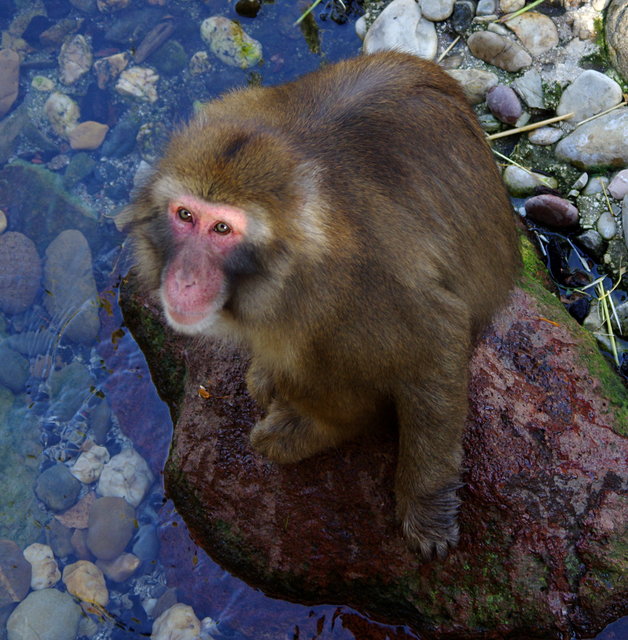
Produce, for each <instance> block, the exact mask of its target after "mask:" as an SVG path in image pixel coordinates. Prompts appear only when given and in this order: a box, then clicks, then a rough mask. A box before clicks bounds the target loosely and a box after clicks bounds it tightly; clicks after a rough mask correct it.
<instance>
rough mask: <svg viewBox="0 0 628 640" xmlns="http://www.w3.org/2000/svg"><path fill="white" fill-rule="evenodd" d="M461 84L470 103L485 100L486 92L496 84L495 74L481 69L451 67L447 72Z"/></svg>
mask: <svg viewBox="0 0 628 640" xmlns="http://www.w3.org/2000/svg"><path fill="white" fill-rule="evenodd" d="M447 73H448V74H449V75H450V76H451V77H452V78H454V79H455V80H457V81H458V82H459V83H460V84H461V85H462V90H463V91H464V94H465V96H466V98H467V100H468V101H469V102H470V103H471V104H479V103H480V102H484V100H486V94H487V92H488V91H489V89H491V87H494V86H495V85H496V84H497V76H496V75H495V74H494V73H492V72H490V71H483V70H481V69H451V70H450V71H448V72H447Z"/></svg>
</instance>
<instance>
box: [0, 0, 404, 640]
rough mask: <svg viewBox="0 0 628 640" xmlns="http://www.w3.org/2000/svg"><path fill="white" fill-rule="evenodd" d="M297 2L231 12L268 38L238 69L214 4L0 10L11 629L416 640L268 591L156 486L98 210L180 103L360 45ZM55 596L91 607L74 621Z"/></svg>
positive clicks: (157, 456) (158, 140)
mask: <svg viewBox="0 0 628 640" xmlns="http://www.w3.org/2000/svg"><path fill="white" fill-rule="evenodd" d="M293 4H296V3H276V4H265V5H264V7H263V11H262V12H261V13H260V15H259V16H258V17H257V18H256V19H255V20H250V19H245V18H240V19H239V20H240V23H241V24H242V26H243V27H244V29H245V32H246V33H248V34H250V35H251V36H252V37H254V38H255V40H256V41H258V42H260V43H262V46H263V47H264V59H265V62H264V64H261V65H256V66H253V67H251V68H249V69H247V70H245V69H240V68H237V67H234V66H229V61H227V62H225V61H224V60H221V59H218V58H217V57H216V56H215V55H212V54H211V51H212V45H211V44H208V42H207V40H206V41H205V42H204V41H203V40H202V37H201V31H200V29H199V26H200V25H201V24H202V23H203V21H204V20H205V19H206V18H208V17H210V16H213V15H217V14H220V15H222V16H225V15H226V16H227V17H229V18H231V19H233V18H236V17H237V16H236V14H235V12H234V8H233V6H231V5H229V6H227V3H225V2H218V1H214V2H201V1H200V0H198V1H197V0H192V1H186V0H161V1H160V2H148V3H135V4H133V3H128V2H114V0H98V1H97V2H95V1H93V0H47V1H46V2H45V3H42V2H39V1H38V0H32V1H30V2H29V1H26V0H25V1H18V0H15V1H14V0H7V1H6V2H4V1H3V2H2V8H0V29H2V32H3V47H5V50H3V56H4V57H3V58H2V65H3V69H2V73H1V74H0V83H1V84H2V87H0V88H1V89H2V91H0V94H1V95H0V210H1V212H0V234H1V235H0V336H1V339H0V454H1V459H2V464H1V474H0V492H1V493H2V499H1V513H2V517H1V519H0V538H2V539H5V542H3V543H2V544H3V546H2V548H0V564H1V563H3V562H7V561H9V560H10V561H11V562H13V566H14V568H15V571H14V572H13V573H12V574H10V578H9V580H10V585H9V587H6V586H2V587H1V588H0V604H1V605H4V604H6V603H11V602H17V601H21V603H20V605H19V607H16V606H15V604H12V605H10V606H8V607H4V608H3V609H1V610H0V611H1V612H3V613H0V623H1V624H2V627H3V628H4V627H5V625H6V624H7V618H8V617H9V614H11V619H10V621H9V628H10V629H12V632H11V633H16V631H15V630H16V629H18V628H20V625H21V624H28V625H29V626H30V627H32V628H33V629H40V630H42V631H43V630H44V629H45V630H46V632H50V633H53V632H54V631H55V629H57V627H58V628H59V629H63V630H64V631H63V633H65V634H66V635H64V636H63V637H68V638H71V637H79V636H86V637H90V638H129V637H142V636H148V635H150V633H151V630H153V622H154V620H155V619H156V618H157V616H159V615H160V614H161V613H162V612H165V611H166V610H168V608H169V607H170V606H171V605H173V604H175V603H176V602H180V603H183V604H186V605H187V604H191V605H193V607H194V611H193V614H192V612H191V610H187V609H181V608H180V609H179V612H180V613H181V612H183V613H184V614H185V615H191V616H192V617H191V618H190V619H191V620H192V622H193V624H197V623H198V622H199V620H202V637H206V638H209V637H211V635H214V636H216V637H223V636H224V637H230V638H260V637H267V638H280V637H281V638H333V639H335V640H336V639H337V640H340V639H345V638H346V639H350V638H358V637H359V638H374V639H377V638H382V640H383V639H384V638H408V637H415V636H414V635H413V634H412V633H411V632H410V631H409V630H404V629H401V628H398V629H396V628H394V627H387V626H384V625H378V624H375V623H371V622H370V621H368V620H367V619H366V618H364V617H362V616H360V615H358V614H357V613H355V612H353V611H352V610H351V609H349V608H346V607H335V606H317V607H306V606H302V605H297V604H290V603H286V602H281V601H277V600H273V599H270V598H267V597H266V596H264V595H263V594H262V593H260V592H258V591H255V590H253V589H251V588H249V587H247V586H246V585H245V584H244V583H242V582H241V581H239V580H237V579H236V578H234V577H232V576H231V575H229V574H228V573H226V572H225V571H224V570H222V569H221V568H220V567H218V566H217V565H216V564H215V563H213V562H212V561H211V560H210V559H209V558H208V557H207V556H206V555H205V554H204V552H203V551H202V550H200V549H199V548H197V547H196V546H195V545H194V544H193V542H191V540H190V539H189V536H188V535H187V531H186V528H185V525H184V524H183V522H182V521H181V520H180V518H179V517H178V516H177V514H176V513H175V512H174V510H173V508H172V506H171V504H170V503H167V502H166V501H165V497H164V494H163V486H162V482H161V470H162V468H163V465H164V461H165V458H166V456H167V451H168V445H169V442H170V437H171V430H172V424H171V420H170V416H169V413H168V410H167V408H166V406H165V405H164V404H163V403H162V402H161V400H160V399H159V398H158V397H157V394H156V392H155V389H154V387H153V384H152V382H151V380H150V375H149V372H148V369H147V366H146V362H145V360H144V357H143V355H142V353H141V352H140V351H139V349H138V347H137V345H136V344H135V342H134V341H133V339H132V338H131V336H130V334H129V333H128V331H127V330H126V328H125V327H124V322H123V319H122V317H121V313H120V310H119V308H118V305H117V290H118V286H119V283H120V280H121V277H122V276H123V275H124V273H125V272H126V270H127V265H126V264H125V259H124V254H123V253H122V252H121V245H122V243H123V240H124V239H123V237H122V236H121V235H120V234H119V233H118V231H117V230H116V228H115V224H114V222H113V217H114V216H115V213H116V211H117V210H118V209H119V208H120V207H121V206H123V205H124V204H125V203H126V202H127V201H128V197H129V193H130V190H131V189H132V187H133V181H134V176H135V175H136V174H138V175H141V173H142V171H146V170H147V168H148V167H149V165H150V164H151V163H152V162H154V160H155V158H156V157H157V156H158V154H159V150H160V148H161V146H162V145H163V143H164V140H165V139H166V138H167V133H168V131H169V130H170V129H172V127H173V126H176V123H177V122H178V121H180V120H182V119H185V118H186V117H187V116H188V115H189V114H190V112H191V110H192V109H193V105H194V102H195V101H198V100H207V99H209V98H212V97H214V96H216V95H217V94H218V93H220V92H221V91H223V90H225V89H228V88H230V87H232V86H237V85H242V84H245V83H250V82H260V81H263V82H269V83H273V84H276V83H279V82H282V81H285V80H288V79H291V78H293V77H294V76H295V75H297V74H300V73H302V72H305V71H309V70H312V69H314V68H316V67H318V66H319V65H320V63H321V60H322V59H326V60H330V61H332V60H336V59H339V58H340V57H346V56H348V55H352V54H354V53H355V52H356V51H357V47H358V41H357V39H356V38H355V36H354V34H353V30H352V28H351V26H350V25H345V26H340V25H339V24H336V23H334V22H330V21H328V22H323V23H320V24H322V25H323V28H322V29H320V30H317V29H314V30H313V29H312V26H313V24H314V23H312V22H310V23H309V25H308V29H307V32H304V33H306V34H307V39H306V38H304V36H303V35H302V32H301V31H300V30H299V28H296V27H294V26H293V23H294V20H295V19H296V18H297V17H298V14H299V12H300V9H299V8H298V7H296V6H293ZM319 11H320V9H319ZM221 24H223V23H221V22H220V21H218V22H216V21H214V22H213V23H211V24H208V25H206V27H205V30H207V29H209V28H210V27H211V28H212V29H220V27H221ZM216 25H218V26H216ZM215 48H216V47H214V49H215ZM312 51H320V52H321V53H320V55H316V54H314V53H312ZM5 52H6V53H5ZM15 52H17V53H18V54H19V55H15ZM240 53H241V52H240ZM233 55H236V56H237V55H239V52H238V51H237V50H236V51H235V52H233ZM134 56H135V57H134ZM249 56H250V52H249ZM140 65H141V66H140ZM138 66H140V69H139V70H138ZM242 66H244V65H242ZM121 78H123V81H121ZM5 229H6V230H5ZM2 232H4V233H2ZM24 549H27V552H26V555H27V556H28V558H29V561H30V562H31V563H32V565H33V567H34V571H33V573H32V579H33V583H32V584H33V586H32V588H31V586H30V584H29V583H30V579H29V574H30V572H31V568H30V565H29V564H28V563H26V562H25V560H24V558H23V556H22V551H23V550H24ZM5 590H6V592H7V593H9V594H11V595H9V596H5ZM67 592H71V593H73V594H74V595H75V596H77V597H78V598H80V599H82V600H83V601H87V602H91V603H92V605H90V606H84V613H86V614H87V616H85V615H83V614H81V611H80V609H78V607H77V604H76V602H75V600H74V599H73V598H71V597H70V596H69V595H68V594H67ZM51 606H52V607H54V610H55V612H56V613H55V616H54V619H52V620H51V619H49V617H47V616H46V613H45V612H46V611H47V610H48V608H49V607H51ZM12 612H13V613H12ZM20 637H21V636H20ZM55 637H56V636H55ZM59 637H61V636H59Z"/></svg>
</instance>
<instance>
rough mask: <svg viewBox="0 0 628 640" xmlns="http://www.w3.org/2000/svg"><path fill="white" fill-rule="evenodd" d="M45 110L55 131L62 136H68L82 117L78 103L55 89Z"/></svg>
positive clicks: (47, 101)
mask: <svg viewBox="0 0 628 640" xmlns="http://www.w3.org/2000/svg"><path fill="white" fill-rule="evenodd" d="M44 112H45V114H46V117H47V118H48V121H49V122H50V124H51V126H52V129H53V131H54V132H55V133H56V134H57V135H58V136H59V137H61V138H67V137H68V134H69V132H70V131H71V130H72V129H74V127H76V125H77V124H78V120H79V118H80V117H81V111H80V109H79V106H78V104H76V102H74V100H72V98H70V97H69V96H66V95H65V93H61V92H59V91H55V92H53V93H51V94H50V97H49V98H48V100H46V104H45V105H44Z"/></svg>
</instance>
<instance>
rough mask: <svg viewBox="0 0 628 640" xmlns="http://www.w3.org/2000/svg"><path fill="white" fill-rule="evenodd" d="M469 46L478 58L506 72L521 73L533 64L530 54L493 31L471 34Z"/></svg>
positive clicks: (468, 41)
mask: <svg viewBox="0 0 628 640" xmlns="http://www.w3.org/2000/svg"><path fill="white" fill-rule="evenodd" d="M467 44H468V45H469V49H470V51H471V53H472V54H473V55H474V56H475V57H476V58H479V59H480V60H484V62H488V63H490V64H492V65H495V66H496V67H499V68H500V69H505V70H506V71H511V72H515V71H520V70H521V69H524V68H525V67H529V66H530V65H531V64H532V58H531V57H530V54H529V53H528V52H527V51H526V50H525V49H524V48H523V47H521V45H518V44H517V43H516V42H513V41H512V40H509V39H508V38H504V37H503V36H500V35H499V34H497V33H493V32H491V31H477V32H476V33H473V34H471V35H470V36H469V38H468V40H467Z"/></svg>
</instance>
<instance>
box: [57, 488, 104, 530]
mask: <svg viewBox="0 0 628 640" xmlns="http://www.w3.org/2000/svg"><path fill="white" fill-rule="evenodd" d="M95 501H96V494H95V493H94V492H93V491H90V492H89V493H86V494H85V495H84V496H83V497H82V498H81V499H80V500H79V501H78V502H77V503H76V504H75V505H74V506H72V507H70V508H69V509H68V510H67V511H64V512H63V513H57V514H56V515H55V520H58V521H59V522H61V523H63V524H64V525H65V526H66V527H68V528H76V529H87V526H88V524H89V512H90V509H91V508H92V505H93V504H94V502H95Z"/></svg>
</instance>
